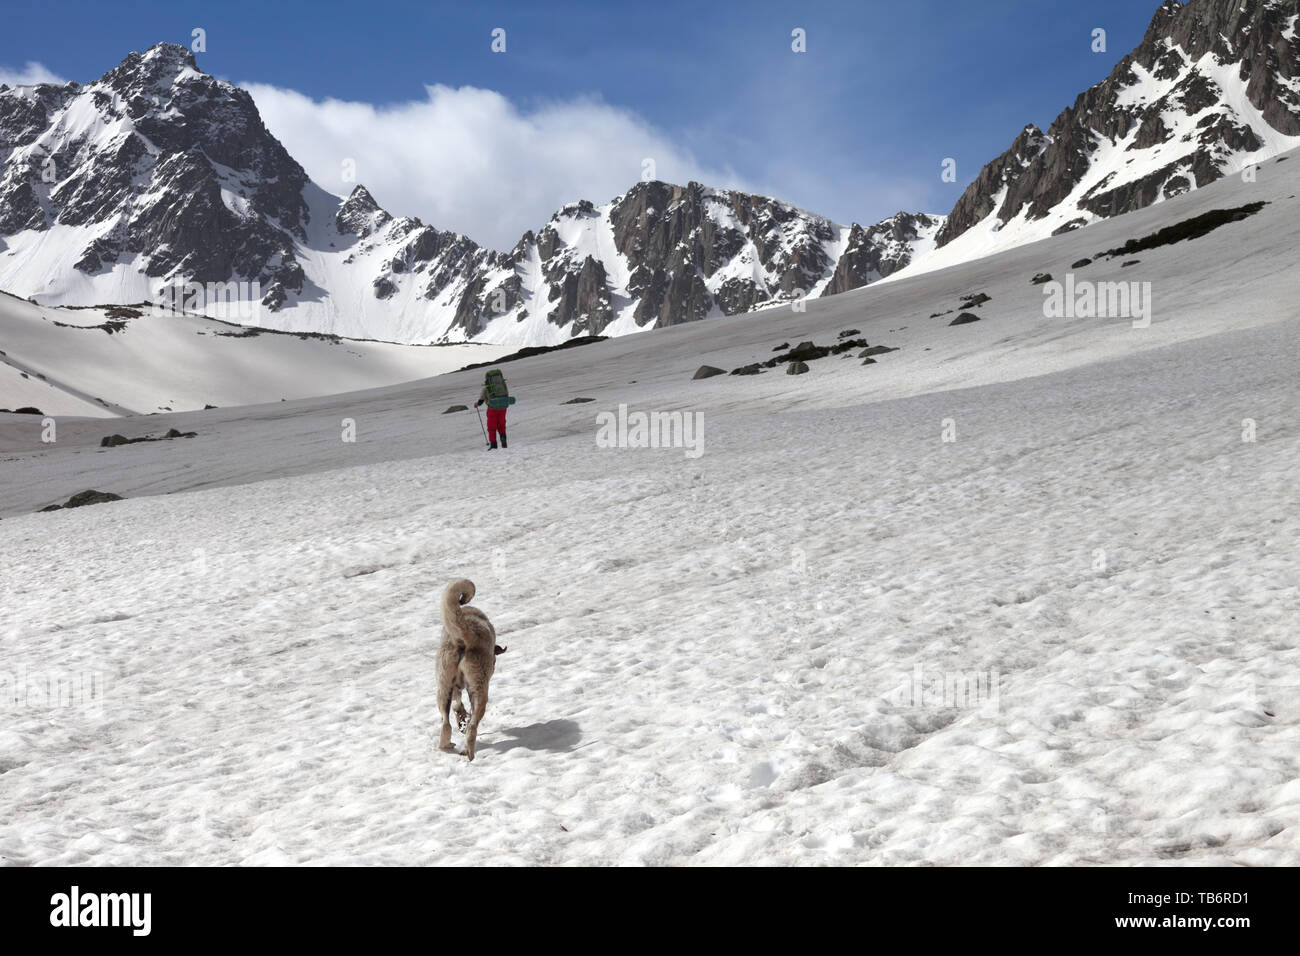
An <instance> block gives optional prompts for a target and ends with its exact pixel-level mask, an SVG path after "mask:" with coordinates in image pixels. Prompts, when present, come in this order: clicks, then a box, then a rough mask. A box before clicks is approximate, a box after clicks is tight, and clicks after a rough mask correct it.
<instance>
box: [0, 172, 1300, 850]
mask: <svg viewBox="0 0 1300 956" xmlns="http://www.w3.org/2000/svg"><path fill="white" fill-rule="evenodd" d="M1298 193H1300V156H1297V154H1295V153H1292V154H1290V155H1289V156H1288V161H1287V162H1282V163H1277V162H1272V163H1269V164H1268V165H1266V166H1264V167H1262V168H1261V169H1260V171H1259V175H1258V176H1257V178H1256V181H1255V182H1253V183H1245V182H1242V181H1241V180H1239V179H1231V180H1223V181H1221V182H1219V183H1215V184H1212V185H1210V186H1207V187H1206V188H1204V189H1200V190H1197V191H1195V192H1192V193H1188V194H1186V195H1183V196H1179V197H1175V198H1172V199H1170V200H1169V201H1167V202H1164V203H1161V204H1159V205H1157V206H1153V207H1151V208H1148V209H1145V210H1142V211H1140V212H1137V213H1133V214H1131V215H1128V216H1123V217H1119V218H1117V219H1113V220H1108V221H1105V222H1102V223H1098V224H1097V225H1095V226H1092V227H1090V228H1089V229H1087V230H1084V231H1082V232H1074V233H1069V234H1066V235H1063V236H1061V237H1057V238H1055V239H1051V240H1048V241H1046V242H1043V243H1037V244H1034V245H1030V246H1025V247H1020V248H1017V249H1014V250H1011V251H1009V252H1006V253H1003V254H1000V255H997V256H993V257H990V258H988V259H984V260H980V261H978V262H974V263H968V264H965V265H962V266H960V267H957V268H954V269H951V270H947V271H944V272H937V273H931V274H927V275H922V276H919V277H917V278H914V279H905V280H899V281H896V282H893V283H889V284H877V285H872V286H868V287H867V288H866V289H862V290H858V291H855V292H850V293H846V294H844V295H840V296H835V297H833V298H830V299H824V300H820V299H819V300H816V301H813V302H811V303H809V305H808V309H807V312H806V313H803V314H800V313H795V312H793V311H790V310H788V309H772V310H767V311H765V312H760V313H757V314H755V315H752V316H746V317H733V318H722V319H718V320H716V321H710V322H704V323H691V324H688V325H682V326H676V327H672V328H667V329H661V330H656V331H654V332H651V333H649V334H647V335H636V336H627V337H623V338H620V339H614V340H611V341H608V342H602V343H597V344H594V345H589V346H584V347H582V348H578V349H573V350H571V351H566V352H555V353H551V354H547V355H543V356H540V357H537V358H534V359H528V360H523V361H520V362H517V363H513V364H512V365H511V366H510V367H509V368H510V371H509V375H510V380H511V384H512V386H513V388H514V391H515V392H516V393H517V394H518V395H519V397H520V402H519V404H518V405H516V406H515V407H514V408H512V410H511V412H510V428H511V430H512V439H513V440H512V441H511V447H510V449H509V451H508V452H504V453H503V452H500V451H498V452H491V453H486V454H485V453H484V452H483V451H482V450H481V449H480V445H481V441H482V440H481V438H480V437H479V435H478V430H477V427H476V422H475V421H474V419H473V418H472V417H471V416H469V415H466V414H461V415H445V416H444V415H439V414H437V412H439V411H441V408H442V407H443V406H445V404H449V403H450V401H451V400H453V399H456V398H463V397H464V396H465V395H466V394H467V393H472V390H473V389H474V387H475V385H476V383H477V382H478V381H479V377H478V374H477V373H475V372H467V373H460V374H451V375H446V376H442V377H440V378H437V379H433V380H430V381H427V382H420V383H411V384H408V385H402V386H395V387H390V388H384V389H377V390H373V391H369V392H361V393H353V394H348V395H339V396H332V397H329V398H324V399H312V400H305V401H296V402H286V403H276V404H273V405H263V406H248V407H243V408H238V409H228V408H221V409H215V410H212V411H208V412H202V413H190V414H175V415H160V416H158V417H156V418H150V419H137V420H131V419H127V420H123V421H120V422H114V423H113V426H114V429H113V430H115V431H123V432H124V433H126V432H127V430H128V429H134V431H132V432H131V434H138V433H146V432H147V433H156V432H157V431H158V430H161V429H162V428H165V427H168V426H176V427H180V428H182V429H190V428H192V429H194V430H197V431H198V432H199V434H198V436H197V437H195V438H193V439H190V440H187V441H184V442H156V443H149V444H140V445H131V446H126V447H120V448H108V449H100V448H98V447H97V446H98V439H99V437H100V436H101V434H102V433H103V432H104V430H105V429H104V426H103V423H97V422H93V421H88V420H75V419H67V420H64V421H61V422H60V423H59V440H58V442H57V443H55V444H53V445H43V444H41V442H40V440H39V437H38V432H37V430H36V427H35V426H36V423H33V422H31V421H29V420H26V419H25V418H23V417H21V416H17V417H10V418H0V455H2V456H3V458H4V459H5V461H4V467H3V470H0V514H2V515H3V520H2V521H0V550H3V553H4V554H5V556H6V559H7V560H6V562H5V563H4V564H3V565H0V588H2V589H3V593H4V594H5V596H6V598H5V605H6V614H5V617H4V621H3V624H2V625H0V647H2V648H3V660H4V665H3V672H0V681H4V680H7V681H8V684H7V685H6V684H4V683H0V691H3V690H4V689H5V688H6V687H8V688H11V689H10V690H9V691H8V693H9V697H8V701H9V702H10V703H9V704H8V707H9V710H8V712H7V713H6V717H5V721H4V723H3V726H2V727H0V768H3V770H4V772H3V773H0V821H2V822H0V860H3V861H5V862H10V863H18V864H34V863H64V864H86V863H100V864H131V863H137V864H138V863H189V864H195V863H200V864H201V863H250V864H258V863H285V862H306V861H311V862H318V863H421V864H424V863H466V864H492V863H553V864H558V863H693V862H699V863H742V862H743V863H819V862H826V863H889V864H897V863H933V864H972V863H973V864H984V863H1056V864H1097V863H1122V864H1143V863H1164V864H1169V863H1174V864H1205V863H1220V864H1226V863H1231V864H1249V865H1296V864H1297V863H1300V784H1298V783H1297V781H1298V780H1300V756H1298V755H1300V650H1298V649H1297V639H1296V631H1295V620H1296V618H1297V614H1298V613H1300V576H1298V575H1297V572H1296V564H1295V561H1294V558H1293V555H1294V552H1295V542H1296V540H1297V539H1298V538H1300V512H1297V510H1296V509H1295V508H1294V507H1292V502H1293V501H1294V497H1295V489H1296V487H1297V482H1300V423H1297V421H1296V417H1295V412H1296V408H1297V407H1300V401H1297V399H1298V397H1300V396H1298V390H1300V386H1298V385H1297V382H1300V349H1297V347H1296V346H1297V341H1298V337H1300V319H1298V318H1297V313H1296V311H1295V307H1294V303H1295V302H1297V301H1300V274H1298V273H1297V271H1296V270H1295V268H1294V258H1295V249H1296V248H1297V247H1298V246H1300V216H1297V215H1296V213H1297V206H1298V204H1300V200H1297V198H1296V197H1297V194H1298ZM1252 202H1264V203H1266V204H1267V205H1264V206H1263V207H1262V208H1260V209H1259V210H1258V211H1257V212H1256V213H1255V214H1254V215H1251V216H1249V217H1248V218H1244V219H1240V220H1237V221H1230V222H1227V223H1225V224H1223V225H1221V226H1220V227H1219V228H1217V229H1215V230H1213V231H1211V232H1209V233H1208V234H1206V235H1203V236H1201V237H1200V238H1195V239H1185V240H1183V241H1181V242H1178V243H1175V244H1172V245H1163V246H1159V247H1155V248H1150V249H1146V250H1143V251H1141V252H1137V253H1132V254H1125V255H1123V256H1117V257H1098V256H1097V253H1098V252H1100V251H1103V250H1106V249H1112V248H1116V247H1119V246H1121V245H1123V244H1124V242H1125V240H1127V239H1129V238H1139V237H1142V236H1145V235H1148V234H1151V233H1153V232H1155V231H1156V230H1157V229H1160V228H1162V227H1166V226H1173V225H1176V224H1178V223H1183V222H1186V221H1187V220H1188V219H1190V218H1191V217H1194V216H1198V215H1201V214H1204V213H1207V212H1210V211H1212V210H1214V209H1218V208H1239V207H1242V206H1244V205H1247V204H1249V203H1252ZM1085 257H1091V258H1092V259H1093V262H1092V263H1091V264H1089V265H1088V266H1080V267H1078V268H1076V269H1073V270H1072V269H1071V264H1072V263H1074V262H1076V261H1078V260H1080V259H1082V258H1085ZM1135 259H1136V260H1140V261H1138V263H1137V264H1136V265H1128V266H1127V267H1126V266H1125V265H1124V263H1132V262H1133V260H1135ZM1071 271H1073V272H1074V273H1076V276H1075V279H1076V280H1077V281H1079V282H1084V281H1116V282H1118V281H1121V280H1124V281H1135V282H1139V283H1141V282H1150V283H1151V292H1152V298H1151V300H1150V301H1151V302H1152V304H1153V308H1152V310H1151V313H1150V319H1151V321H1150V324H1149V325H1147V326H1144V327H1134V324H1133V321H1132V320H1131V319H1130V318H1129V317H1127V316H1120V317H1116V316H1105V317H1097V316H1092V317H1090V316H1087V315H1076V316H1075V317H1073V318H1048V317H1047V316H1045V314H1044V307H1043V303H1044V301H1045V295H1044V291H1045V290H1048V291H1050V286H1049V284H1046V283H1044V284H1040V285H1035V284H1033V283H1032V282H1031V280H1032V278H1033V277H1034V276H1035V274H1037V273H1040V272H1051V273H1052V274H1053V275H1054V276H1056V279H1057V280H1065V279H1066V277H1067V276H1068V274H1069V273H1070V272H1071ZM976 293H984V294H985V295H987V296H989V298H988V299H987V300H985V301H982V303H981V304H979V305H974V304H969V305H968V307H967V308H966V309H965V310H964V311H967V312H969V313H970V314H972V315H976V316H977V317H978V321H974V322H967V323H965V324H960V325H956V326H954V325H952V324H950V323H951V322H952V321H954V319H955V318H957V317H960V315H961V311H962V306H963V303H971V302H972V300H973V299H975V298H978V296H977V295H975V294H976ZM936 313H946V314H937V315H936ZM850 329H856V330H858V333H857V334H860V335H861V336H862V337H865V338H866V339H867V340H869V341H870V342H871V343H872V344H881V345H885V346H892V347H897V348H898V349H899V351H897V352H889V353H883V354H878V355H876V356H875V358H876V359H877V361H876V363H875V364H871V365H866V366H863V365H861V364H860V363H859V361H858V360H857V358H856V357H855V353H854V352H851V353H847V354H846V355H844V356H828V357H826V358H821V359H817V360H815V361H812V362H810V368H811V370H810V371H809V372H808V373H806V374H804V375H801V376H789V375H786V374H783V373H781V372H780V370H773V371H770V372H765V373H764V374H761V375H758V376H752V377H750V376H719V377H714V378H708V379H705V380H700V381H693V380H692V379H691V376H692V373H693V372H694V370H695V368H696V367H698V366H699V365H700V364H701V363H702V362H708V363H710V364H714V365H718V366H720V367H725V368H732V367H736V366H740V365H743V364H746V363H750V362H753V361H757V360H761V359H763V358H765V357H767V356H769V355H772V354H773V349H774V348H775V347H777V346H779V345H781V344H782V343H783V342H791V343H792V344H793V343H797V342H798V341H800V340H801V339H811V340H813V341H815V342H817V343H820V344H826V343H830V342H833V341H835V340H836V339H837V338H838V336H839V333H840V332H847V331H849V330H850ZM97 334H98V333H97ZM574 397H590V398H594V399H595V401H594V402H592V403H588V404H582V405H566V404H562V403H563V402H566V401H567V400H569V399H571V398H574ZM620 404H625V405H627V406H629V407H630V408H631V409H632V410H655V411H671V410H679V411H682V412H689V413H692V414H694V413H699V414H701V415H703V421H702V428H703V431H702V432H697V434H699V435H701V437H702V439H703V446H702V451H703V454H702V455H699V456H698V457H697V456H694V455H692V454H688V452H689V451H690V449H683V448H660V449H648V448H602V447H598V445H597V441H596V436H597V435H598V429H597V418H596V416H597V415H598V414H599V413H602V412H615V411H617V409H618V406H619V405H620ZM345 417H348V418H352V419H354V421H355V422H356V426H357V427H356V437H357V440H356V441H355V442H347V441H344V440H342V434H341V430H340V422H341V419H342V418H345ZM1248 423H1250V426H1249V427H1248ZM945 434H950V436H951V437H952V438H953V439H954V440H952V441H945V440H944V436H945ZM1246 437H1251V438H1253V439H1254V440H1253V441H1250V440H1244V439H1245V438H1246ZM86 487H94V488H97V489H99V490H102V491H112V492H118V493H121V494H124V495H126V496H128V500H126V501H120V502H113V503H109V504H101V505H95V506H92V507H86V508H81V509H77V510H73V511H60V512H56V513H53V514H33V513H32V512H33V511H35V509H36V508H38V507H40V506H42V505H44V504H46V503H49V502H51V501H56V500H63V499H64V498H66V497H67V496H68V495H70V494H72V493H73V492H76V491H81V490H83V489H85V488H86ZM460 575H466V576H469V577H470V578H471V579H473V580H474V581H475V582H476V583H477V585H478V588H479V594H478V597H477V598H476V602H475V603H476V604H478V605H479V606H481V607H482V608H483V609H484V610H485V611H486V612H487V613H488V614H489V615H491V617H492V619H493V620H494V622H495V623H496V625H497V627H498V631H499V634H500V635H501V639H502V643H504V644H508V645H509V648H510V651H509V654H508V655H507V656H505V657H503V658H501V662H500V664H499V666H498V669H497V673H496V676H495V677H494V679H493V684H492V702H491V704H490V705H489V707H488V711H487V717H486V719H485V721H484V724H483V727H482V731H481V732H480V735H479V756H478V759H477V760H476V761H475V762H474V763H473V764H469V763H467V762H466V761H464V760H463V758H457V757H454V756H452V755H448V754H442V753H439V752H437V751H436V750H435V749H434V743H435V741H436V725H437V718H436V715H435V714H434V712H433V704H432V697H433V681H434V677H433V667H434V648H435V641H436V639H437V633H438V623H439V622H438V620H437V610H436V607H437V595H438V593H439V591H440V589H441V588H442V587H443V586H444V585H445V584H446V583H447V582H448V581H449V580H450V579H451V578H453V577H457V576H460ZM60 688H62V690H60ZM60 693H62V694H63V698H62V699H60V697H59V694H60ZM0 699H3V698H0Z"/></svg>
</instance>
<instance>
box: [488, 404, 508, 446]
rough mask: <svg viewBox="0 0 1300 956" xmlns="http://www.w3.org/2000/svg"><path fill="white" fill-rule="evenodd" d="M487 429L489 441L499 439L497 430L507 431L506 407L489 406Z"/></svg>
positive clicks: (503, 432) (502, 432)
mask: <svg viewBox="0 0 1300 956" xmlns="http://www.w3.org/2000/svg"><path fill="white" fill-rule="evenodd" d="M487 412H488V421H487V430H488V441H496V440H497V432H500V433H501V434H503V435H504V434H505V433H506V410H505V409H504V408H489V409H488V410H487Z"/></svg>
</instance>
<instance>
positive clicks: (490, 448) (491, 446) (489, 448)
mask: <svg viewBox="0 0 1300 956" xmlns="http://www.w3.org/2000/svg"><path fill="white" fill-rule="evenodd" d="M496 447H497V443H496V442H495V441H494V442H492V444H490V445H488V450H489V451H491V450H492V449H493V448H496Z"/></svg>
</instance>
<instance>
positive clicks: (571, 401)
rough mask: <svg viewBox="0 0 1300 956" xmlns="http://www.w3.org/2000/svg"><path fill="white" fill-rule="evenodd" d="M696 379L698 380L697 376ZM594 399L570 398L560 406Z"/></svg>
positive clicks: (583, 402) (579, 403)
mask: <svg viewBox="0 0 1300 956" xmlns="http://www.w3.org/2000/svg"><path fill="white" fill-rule="evenodd" d="M696 378H699V376H698V375H697V376H696ZM594 401H595V399H594V398H571V399H569V400H568V401H567V402H561V403H560V404H561V405H583V404H585V403H587V402H594Z"/></svg>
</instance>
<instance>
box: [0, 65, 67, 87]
mask: <svg viewBox="0 0 1300 956" xmlns="http://www.w3.org/2000/svg"><path fill="white" fill-rule="evenodd" d="M66 82H68V81H67V80H65V79H64V78H63V77H61V76H56V75H55V74H53V73H51V72H50V71H49V70H47V69H46V68H45V66H44V65H42V64H40V63H36V62H34V61H32V60H28V61H27V63H26V64H25V65H24V66H23V68H22V69H21V70H14V69H10V68H9V67H7V66H0V84H4V85H5V86H33V85H35V84H36V83H66Z"/></svg>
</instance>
